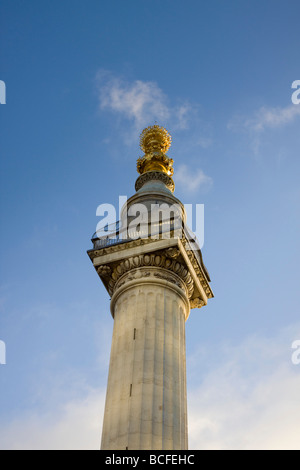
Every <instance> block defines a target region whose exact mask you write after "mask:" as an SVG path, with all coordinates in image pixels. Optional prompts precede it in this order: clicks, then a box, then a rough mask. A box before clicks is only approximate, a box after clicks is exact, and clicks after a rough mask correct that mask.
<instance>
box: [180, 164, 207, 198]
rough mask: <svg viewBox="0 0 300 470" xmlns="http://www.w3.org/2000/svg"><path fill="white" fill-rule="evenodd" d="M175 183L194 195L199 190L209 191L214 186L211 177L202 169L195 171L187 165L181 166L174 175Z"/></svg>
mask: <svg viewBox="0 0 300 470" xmlns="http://www.w3.org/2000/svg"><path fill="white" fill-rule="evenodd" d="M174 180H175V183H176V184H178V185H179V186H181V187H182V188H184V189H185V190H186V191H187V192H190V193H193V192H196V191H199V190H205V191H207V190H208V189H209V188H210V187H211V186H212V184H213V180H212V178H211V177H210V176H207V175H206V174H205V173H204V171H203V170H201V168H198V169H193V168H190V167H188V166H187V165H180V166H179V167H178V168H177V169H176V171H175V173H174Z"/></svg>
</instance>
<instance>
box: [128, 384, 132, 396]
mask: <svg viewBox="0 0 300 470" xmlns="http://www.w3.org/2000/svg"><path fill="white" fill-rule="evenodd" d="M131 395H132V384H130V390H129V396H130V397H131Z"/></svg>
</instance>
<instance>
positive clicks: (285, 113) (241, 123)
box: [227, 105, 300, 132]
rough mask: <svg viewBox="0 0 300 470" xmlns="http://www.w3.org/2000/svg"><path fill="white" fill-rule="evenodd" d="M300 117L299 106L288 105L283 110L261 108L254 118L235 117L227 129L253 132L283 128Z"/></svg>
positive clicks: (278, 108)
mask: <svg viewBox="0 0 300 470" xmlns="http://www.w3.org/2000/svg"><path fill="white" fill-rule="evenodd" d="M299 116H300V106H296V105H290V106H287V107H285V108H280V107H275V108H271V107H269V108H268V107H265V106H263V107H261V108H260V109H259V110H258V111H257V112H256V113H255V114H254V116H252V117H250V118H246V117H243V116H236V117H234V118H233V119H232V120H231V121H229V123H228V126H227V127H228V129H230V130H238V129H240V128H245V129H248V130H251V131H255V132H261V131H264V130H266V129H277V128H280V127H283V126H285V125H287V124H289V123H291V122H293V121H294V120H295V119H296V118H298V117H299Z"/></svg>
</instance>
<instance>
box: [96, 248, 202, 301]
mask: <svg viewBox="0 0 300 470" xmlns="http://www.w3.org/2000/svg"><path fill="white" fill-rule="evenodd" d="M142 267H143V268H144V267H155V268H163V269H164V271H170V274H171V277H170V276H169V278H166V276H167V273H166V272H164V271H161V272H160V271H159V270H157V271H156V272H155V273H154V276H156V277H157V278H159V277H160V278H161V279H165V280H169V281H170V282H172V283H174V284H176V283H177V285H178V286H179V287H181V288H182V287H183V285H182V284H181V283H180V280H182V282H183V283H184V285H185V287H186V290H187V294H188V298H189V299H190V298H191V297H192V294H193V292H194V281H193V279H192V277H191V275H190V273H189V271H188V270H187V269H186V268H185V267H184V266H183V265H182V264H181V263H178V262H177V261H176V260H174V259H170V258H167V257H166V256H165V255H158V254H155V253H154V254H153V253H152V254H146V255H138V256H133V257H130V258H128V259H126V260H124V261H122V262H121V263H119V264H118V265H117V266H116V267H115V268H114V269H113V271H112V273H111V275H110V276H109V277H110V280H109V281H108V291H109V294H110V295H113V293H114V291H115V289H116V288H118V287H120V284H119V283H118V284H117V281H118V280H119V279H120V278H121V277H122V276H123V275H124V274H126V273H128V272H130V271H132V270H136V269H137V268H142ZM105 268H107V266H102V269H101V270H100V272H101V274H100V272H99V271H98V273H99V275H100V276H102V277H105V276H107V273H108V271H107V270H106V269H105ZM172 273H174V274H175V275H176V277H178V278H179V281H178V279H176V278H174V276H172ZM133 275H134V276H140V277H141V276H144V277H145V276H148V275H149V276H150V275H151V273H150V271H149V274H148V272H147V271H146V272H145V271H143V272H140V273H137V272H135V273H132V276H133ZM126 279H127V281H128V280H133V279H137V277H132V279H131V278H130V276H129V277H128V276H127V277H126ZM170 279H171V280H170Z"/></svg>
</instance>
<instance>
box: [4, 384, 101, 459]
mask: <svg viewBox="0 0 300 470" xmlns="http://www.w3.org/2000/svg"><path fill="white" fill-rule="evenodd" d="M104 398H105V391H104V390H101V389H97V390H90V392H89V393H88V394H87V395H86V396H85V397H84V398H82V399H77V400H73V401H70V402H69V403H66V404H65V405H64V406H62V407H61V408H59V409H55V408H54V409H53V410H52V412H50V411H49V412H48V413H40V412H39V413H38V412H33V413H30V414H29V413H28V414H27V415H24V416H22V417H20V418H19V419H16V420H14V421H12V422H11V423H10V424H9V425H7V426H6V427H5V429H3V427H2V429H0V449H5V450H6V449H9V450H19V449H21V450H56V449H57V450H78V449H86V450H94V449H95V450H97V449H100V439H101V427H102V419H103V406H104ZM2 425H3V424H2Z"/></svg>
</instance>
